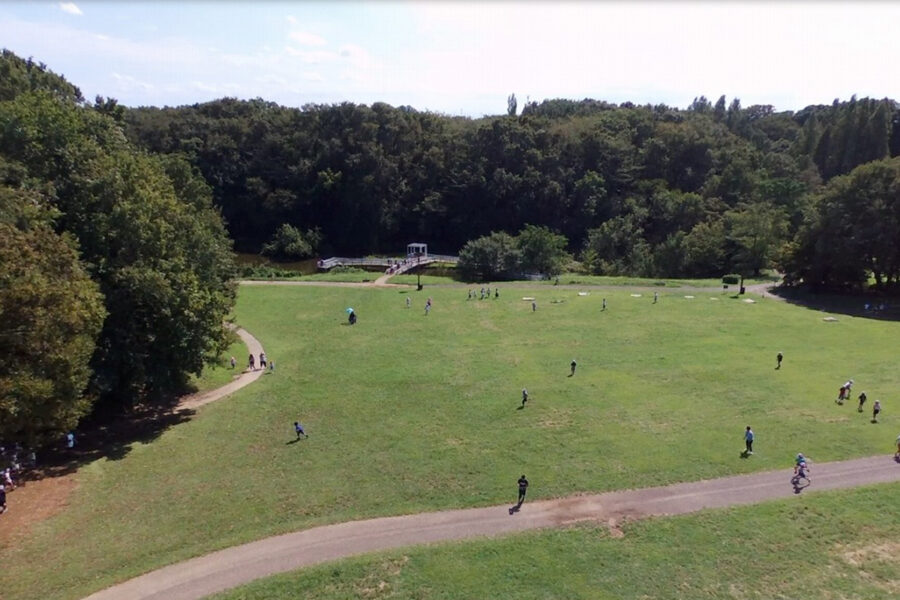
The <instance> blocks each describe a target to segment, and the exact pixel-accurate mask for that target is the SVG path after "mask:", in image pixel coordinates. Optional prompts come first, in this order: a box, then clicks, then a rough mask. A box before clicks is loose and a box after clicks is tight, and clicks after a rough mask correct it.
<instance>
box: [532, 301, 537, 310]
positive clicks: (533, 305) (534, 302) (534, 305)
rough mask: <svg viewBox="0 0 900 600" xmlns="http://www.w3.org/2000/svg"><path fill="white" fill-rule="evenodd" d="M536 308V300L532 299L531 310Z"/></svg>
mask: <svg viewBox="0 0 900 600" xmlns="http://www.w3.org/2000/svg"><path fill="white" fill-rule="evenodd" d="M536 310H537V302H536V301H534V300H532V301H531V312H534V311H536Z"/></svg>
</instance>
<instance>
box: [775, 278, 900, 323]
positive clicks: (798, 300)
mask: <svg viewBox="0 0 900 600" xmlns="http://www.w3.org/2000/svg"><path fill="white" fill-rule="evenodd" d="M767 294H771V295H772V296H777V297H778V298H780V299H782V300H784V301H785V302H787V303H789V304H796V305H798V306H803V307H806V308H809V309H812V310H820V311H822V312H827V313H833V314H839V315H847V316H852V317H863V318H866V319H877V320H879V321H900V295H897V294H892V295H886V294H876V293H874V292H873V293H867V294H864V293H856V294H851V293H845V294H841V293H835V292H820V293H816V292H812V291H811V290H808V289H804V288H796V287H785V286H780V287H777V288H774V289H772V290H770V291H769V292H767ZM866 305H869V308H868V309H867V308H866ZM882 305H883V306H884V308H883V309H882V308H881V306H882Z"/></svg>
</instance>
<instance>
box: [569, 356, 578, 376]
mask: <svg viewBox="0 0 900 600" xmlns="http://www.w3.org/2000/svg"><path fill="white" fill-rule="evenodd" d="M569 366H570V367H572V372H571V373H569V377H571V376H572V375H574V374H575V367H577V366H578V363H576V362H575V359H574V358H573V359H572V362H571V363H569Z"/></svg>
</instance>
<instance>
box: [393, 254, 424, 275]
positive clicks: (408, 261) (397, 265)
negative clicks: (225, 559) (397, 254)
mask: <svg viewBox="0 0 900 600" xmlns="http://www.w3.org/2000/svg"><path fill="white" fill-rule="evenodd" d="M419 261H421V257H419V256H416V257H411V258H404V259H403V260H394V261H393V262H392V263H391V264H390V266H388V268H387V269H386V270H385V274H386V275H393V274H394V273H396V272H397V271H399V270H400V269H401V268H403V267H405V266H406V265H414V264H418V263H419Z"/></svg>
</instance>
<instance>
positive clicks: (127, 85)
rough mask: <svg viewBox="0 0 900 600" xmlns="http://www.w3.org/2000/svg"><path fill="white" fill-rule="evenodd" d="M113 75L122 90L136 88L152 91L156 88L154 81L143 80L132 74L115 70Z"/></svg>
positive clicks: (127, 90)
mask: <svg viewBox="0 0 900 600" xmlns="http://www.w3.org/2000/svg"><path fill="white" fill-rule="evenodd" d="M111 75H112V78H113V79H114V80H115V82H116V86H117V87H118V89H119V90H120V91H125V92H130V91H132V90H136V89H140V90H144V91H150V90H152V89H153V88H154V85H153V84H152V83H147V82H146V81H141V80H140V79H137V78H135V77H132V76H131V75H120V74H119V73H115V72H113V73H111Z"/></svg>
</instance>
